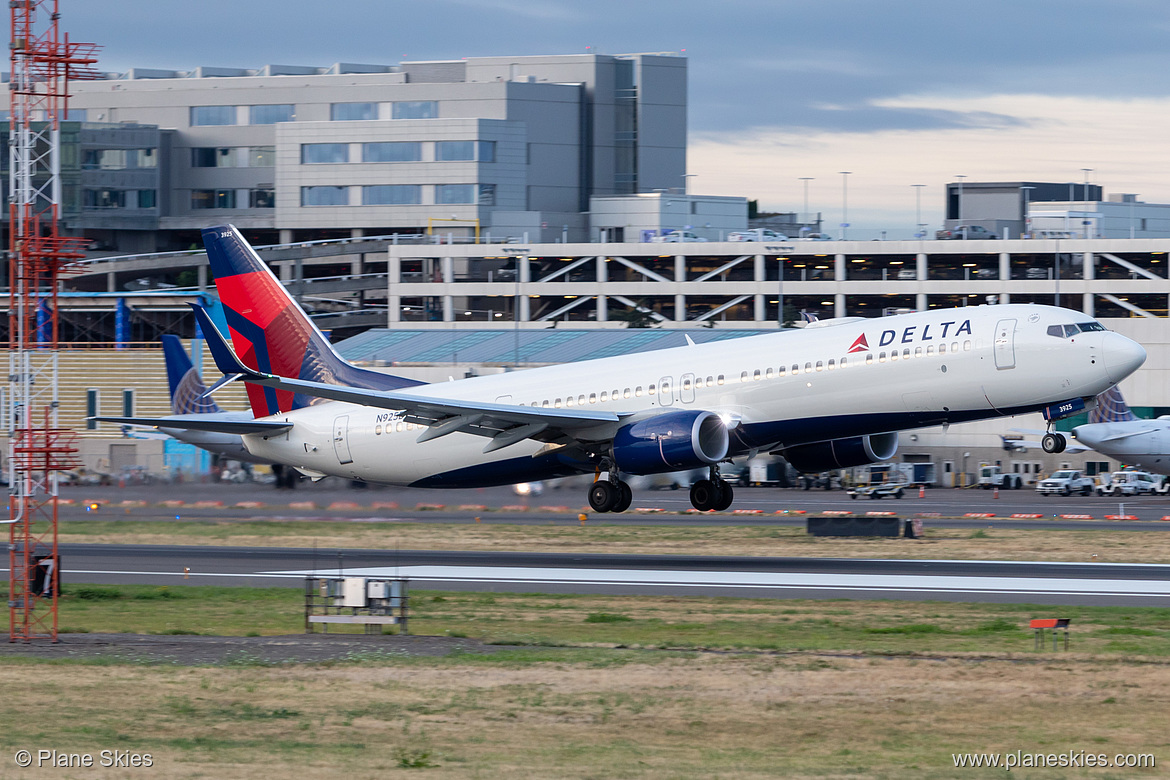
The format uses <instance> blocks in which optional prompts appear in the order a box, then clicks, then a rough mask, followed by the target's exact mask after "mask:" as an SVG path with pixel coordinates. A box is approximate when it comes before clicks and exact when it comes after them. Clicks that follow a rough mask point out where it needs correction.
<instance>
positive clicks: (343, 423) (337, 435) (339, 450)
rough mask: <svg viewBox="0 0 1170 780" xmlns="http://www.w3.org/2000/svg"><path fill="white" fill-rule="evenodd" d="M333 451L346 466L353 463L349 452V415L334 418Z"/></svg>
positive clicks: (339, 461) (338, 460)
mask: <svg viewBox="0 0 1170 780" xmlns="http://www.w3.org/2000/svg"><path fill="white" fill-rule="evenodd" d="M333 452H334V453H336V454H337V462H338V463H340V464H341V465H342V466H344V465H345V464H347V463H353V457H352V456H351V455H350V454H349V415H348V414H343V415H341V416H340V417H337V418H336V419H334V420H333Z"/></svg>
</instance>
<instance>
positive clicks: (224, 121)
mask: <svg viewBox="0 0 1170 780" xmlns="http://www.w3.org/2000/svg"><path fill="white" fill-rule="evenodd" d="M235 123H236V107H235V106H191V126H192V127H201V126H204V125H234V124H235Z"/></svg>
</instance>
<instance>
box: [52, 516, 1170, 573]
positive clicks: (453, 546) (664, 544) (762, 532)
mask: <svg viewBox="0 0 1170 780" xmlns="http://www.w3.org/2000/svg"><path fill="white" fill-rule="evenodd" d="M61 541H62V542H82V543H101V544H214V545H238V546H267V547H272V546H279V547H312V546H314V545H316V546H318V547H368V548H378V549H402V550H509V551H525V552H594V553H625V554H631V553H660V554H667V555H671V554H678V555H753V556H755V555H773V556H799V557H820V558H827V557H837V558H934V559H938V558H956V559H970V560H1029V561H1100V562H1133V563H1170V532H1163V531H1120V530H1119V531H1113V530H1097V529H1086V530H1083V531H1082V530H1071V531H1070V530H1057V529H1047V528H1038V529H1035V530H1032V529H1028V530H1004V529H998V528H988V529H976V530H970V529H949V528H931V527H930V525H929V521H927V531H926V538H925V539H921V540H911V539H880V538H868V539H867V538H852V539H850V538H824V537H821V538H815V537H811V536H809V535H808V534H807V533H805V531H804V529H803V528H795V527H784V526H728V527H723V526H719V527H712V526H696V527H687V526H616V525H605V524H604V523H603V522H600V521H597V520H595V519H593V520H590V521H588V522H586V523H585V525H581V524H579V523H578V522H577V521H576V520H572V521H568V520H559V521H554V522H550V524H549V525H505V524H500V525H496V524H486V523H484V524H463V525H459V524H428V523H352V522H348V523H347V522H305V521H270V522H248V521H242V522H241V521H229V520H223V521H205V522H186V521H183V522H152V521H141V520H98V521H88V520H86V521H74V522H64V523H62V524H61Z"/></svg>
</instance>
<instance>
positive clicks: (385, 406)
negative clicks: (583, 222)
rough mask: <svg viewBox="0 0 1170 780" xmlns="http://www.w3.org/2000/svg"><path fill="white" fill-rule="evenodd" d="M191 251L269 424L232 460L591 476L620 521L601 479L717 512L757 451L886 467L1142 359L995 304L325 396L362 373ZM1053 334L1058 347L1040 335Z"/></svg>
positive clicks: (268, 286) (279, 296) (222, 255)
mask: <svg viewBox="0 0 1170 780" xmlns="http://www.w3.org/2000/svg"><path fill="white" fill-rule="evenodd" d="M204 239H205V242H206V243H207V245H208V255H209V258H210V259H211V264H212V270H213V273H214V274H215V276H216V283H217V286H218V287H219V290H220V294H221V297H222V298H223V301H224V304H225V309H226V313H227V315H228V324H229V326H230V327H231V329H232V337H233V341H234V342H235V351H233V349H232V347H230V346H228V344H227V342H226V341H225V340H224V339H223V337H222V336H221V335H220V334H219V333H218V331H216V330H215V326H214V325H213V324H212V323H211V320H210V319H209V318H208V316H207V314H206V312H204V311H202V310H201V309H200V308H199V307H195V311H196V316H197V317H198V318H199V320H200V324H201V327H202V328H203V330H204V333H205V335H206V336H207V338H208V344H209V346H210V347H211V350H212V354H213V356H214V357H215V360H216V364H217V366H218V367H219V369H220V370H221V371H223V372H224V373H225V375H227V376H228V377H236V378H240V379H243V380H244V381H245V382H248V383H250V385H252V390H254V391H255V393H254V394H252V395H250V397H251V398H252V400H253V409H254V411H257V412H260V411H264V410H268V411H269V413H268V414H266V415H265V416H263V417H262V419H257V420H256V421H255V424H257V425H262V426H267V427H268V429H267V430H258V431H253V432H246V433H244V434H243V441H244V445H245V446H246V447H247V448H248V450H249V452H251V453H252V454H253V455H255V456H257V457H262V458H266V459H270V460H273V461H277V462H281V463H286V464H289V465H292V466H294V467H296V468H297V469H299V470H300V471H302V473H306V474H309V475H310V476H324V475H338V476H342V477H346V478H350V479H360V480H367V481H370V482H379V483H387V484H395V485H410V486H416V487H431V488H444V487H449V488H462V487H478V486H487V485H498V484H511V483H515V482H524V481H534V480H540V479H548V478H553V477H558V476H567V475H571V474H581V473H590V472H594V473H597V474H598V478H597V480H596V481H595V482H594V484H593V486H592V488H591V489H590V492H589V500H590V504H591V505H592V506H593V507H594V509H596V510H597V511H622V510H623V509H625V508H627V507H628V506H629V500H630V493H629V487H628V486H627V485H626V484H625V483H624V482H623V481H622V480H621V479H620V474H622V473H626V474H652V473H663V472H670V471H681V470H689V469H694V468H698V467H704V466H707V467H710V479H706V480H700V481H699V482H698V483H696V484H695V486H694V487H693V488H692V491H691V500H692V503H693V504H694V505H695V506H696V508H699V509H712V508H726V507H727V506H728V505H730V503H731V488H730V486H729V485H727V484H726V483H725V482H724V481H723V480H721V479H720V478H719V475H718V464H719V463H720V462H724V461H726V460H728V459H730V458H732V457H735V456H741V455H751V454H754V453H757V452H764V451H766V452H776V453H779V454H782V455H783V456H784V457H785V458H786V459H787V460H788V461H789V462H790V463H792V465H793V466H794V467H796V468H797V469H800V470H808V471H822V470H826V469H830V468H842V467H848V466H854V465H862V464H865V463H871V462H877V461H881V460H886V459H888V458H890V457H892V456H893V455H894V452H895V450H896V446H897V433H896V432H897V431H899V430H903V429H909V428H918V427H925V426H934V425H940V424H948V423H958V422H966V421H971V420H979V419H986V418H991V417H997V416H1007V415H1013V414H1019V413H1024V412H1034V411H1039V410H1048V411H1049V412H1050V416H1052V417H1054V418H1059V417H1063V416H1067V415H1069V414H1075V413H1077V412H1078V411H1080V410H1082V409H1084V408H1085V407H1086V404H1088V403H1090V402H1091V401H1092V400H1093V399H1094V397H1095V396H1096V395H1097V394H1098V393H1100V392H1102V391H1103V390H1105V389H1106V388H1107V387H1109V386H1110V385H1112V384H1115V383H1116V382H1118V381H1120V380H1121V379H1123V378H1124V377H1126V376H1129V375H1130V374H1131V373H1133V372H1134V371H1135V370H1137V368H1138V367H1139V366H1140V365H1141V364H1142V362H1143V361H1144V360H1145V357H1146V353H1145V350H1144V349H1143V348H1142V347H1141V346H1140V345H1139V344H1137V343H1136V342H1134V341H1131V340H1130V339H1128V338H1126V337H1124V336H1121V335H1120V334H1117V333H1113V332H1110V331H1107V330H1106V329H1105V328H1104V327H1103V326H1101V325H1100V324H1099V323H1096V322H1094V321H1092V320H1091V319H1090V318H1088V317H1086V316H1085V315H1083V314H1080V313H1077V312H1074V311H1071V310H1068V309H1060V308H1054V307H1050V306H1040V305H1030V304H1021V305H1015V304H1009V305H999V306H980V307H969V308H962V309H950V310H933V311H926V312H918V313H913V314H904V315H897V316H893V317H887V318H881V319H862V318H847V319H840V320H828V321H825V322H821V323H816V324H815V325H813V326H810V327H806V328H804V329H801V330H797V331H786V332H780V333H771V334H766V335H761V336H754V337H748V338H743V339H736V340H731V341H722V342H717V343H713V344H704V345H693V344H691V345H687V346H681V347H678V348H674V349H667V350H661V351H658V352H651V353H641V354H636V355H626V356H617V357H610V358H603V359H599V360H592V361H585V362H580V363H572V364H565V365H558V366H549V367H543V368H535V369H530V370H526V371H521V372H515V373H508V374H499V375H493V376H484V377H475V378H470V379H462V380H458V381H452V382H447V383H440V384H431V385H422V386H405V387H399V388H398V389H390V390H385V389H378V388H376V387H373V386H371V384H372V383H373V380H372V379H370V378H369V377H367V376H365V372H363V374H362V376H359V377H358V379H357V380H354V381H345V379H344V377H345V376H346V372H352V371H363V370H362V369H357V368H356V367H354V366H351V365H349V364H348V363H345V361H343V360H342V359H341V358H340V356H338V355H337V354H336V353H335V352H333V350H332V348H331V347H329V345H328V342H327V341H325V340H324V338H323V337H322V336H320V333H319V331H316V329H315V328H314V327H313V326H312V324H311V322H310V321H309V320H308V318H307V317H306V316H305V315H304V313H303V312H302V311H300V309H299V307H297V306H296V303H295V302H294V301H292V299H291V298H289V297H288V296H287V294H286V293H285V292H284V290H283V288H281V287H280V285H279V282H277V281H276V280H275V277H273V276H272V274H271V273H270V272H269V271H268V270H267V268H266V267H265V266H264V265H263V264H262V263H261V262H260V261H259V259H258V258H256V256H255V253H254V252H252V250H251V247H249V246H248V245H247V243H246V242H244V240H243V238H242V237H241V236H239V234H238V232H237V231H235V229H234V228H231V227H230V226H224V227H218V228H208V229H206V230H205V231H204ZM306 323H307V325H306ZM1071 323H1076V324H1078V325H1079V328H1078V329H1077V334H1076V335H1075V336H1072V337H1063V336H1061V337H1054V336H1053V335H1050V330H1051V329H1050V327H1049V326H1052V325H1064V324H1071ZM282 350H283V353H282ZM237 351H239V352H240V353H241V354H243V355H244V356H245V358H246V359H247V361H248V362H247V363H245V362H244V361H242V360H241V358H240V357H239V356H237V354H236V352H237ZM290 355H291V356H292V358H293V360H292V362H290V361H289V360H288V358H289V356H290ZM282 360H283V361H284V363H283V365H284V368H282V369H279V370H277V371H273V370H269V369H270V367H271V366H274V365H277V364H280V362H281V361H282ZM289 366H295V368H289ZM351 376H352V375H351ZM358 382H360V383H362V384H358ZM250 392H252V391H250ZM297 399H302V400H303V399H311V400H309V401H307V402H305V403H304V404H303V405H300V406H299V407H298V406H297ZM277 402H279V403H280V404H281V405H282V406H281V407H280V408H279V410H277V409H275V407H274V406H272V405H273V404H276V403H277ZM263 404H268V406H263Z"/></svg>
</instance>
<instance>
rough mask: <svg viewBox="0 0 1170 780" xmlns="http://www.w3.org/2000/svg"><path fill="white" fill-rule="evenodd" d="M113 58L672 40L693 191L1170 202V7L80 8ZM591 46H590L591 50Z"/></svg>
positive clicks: (521, 4)
mask: <svg viewBox="0 0 1170 780" xmlns="http://www.w3.org/2000/svg"><path fill="white" fill-rule="evenodd" d="M61 11H62V24H63V27H64V29H65V30H66V31H68V32H69V34H70V37H71V38H72V39H73V40H78V41H87V42H94V43H98V44H101V45H102V46H103V49H102V52H101V59H100V62H99V68H101V69H102V70H108V71H124V70H126V69H128V68H131V67H145V68H163V69H174V70H186V69H190V68H193V67H196V66H199V65H213V66H225V67H259V66H261V65H264V64H268V63H276V64H286V65H290V64H291V65H329V64H331V63H334V62H368V63H379V64H394V63H397V62H400V61H402V60H404V59H409V60H430V59H458V58H460V57H473V56H486V55H508V54H511V55H525V54H575V53H581V52H587V51H592V52H598V53H605V54H621V53H625V52H648V51H671V52H681V53H683V54H684V55H685V56H686V57H687V59H688V70H689V79H690V87H689V107H690V112H689V114H690V118H689V138H690V150H689V159H688V168H689V171H690V172H691V173H694V174H697V176H696V177H695V178H694V179H692V180H691V191H692V192H696V193H703V194H710V195H743V196H747V197H749V198H756V199H758V200H759V201H760V204H761V207H762V208H767V209H774V210H797V211H803V209H804V206H803V189H802V186H803V185H802V182H801V181H800V180H799V179H800V177H802V176H809V177H813V181H811V182H810V183H809V208H810V210H812V211H821V212H823V213H824V215H825V220H826V224H827V225H832V226H834V227H833V228H832V232H836V231H837V229H836V227H835V226H836V225H837V224H838V223H839V222H840V221H841V218H842V208H843V194H844V193H843V186H842V179H843V178H844V177H842V176H841V175H840V174H839V172H840V171H852V172H853V173H852V174H851V175H850V176H849V177H848V209H849V214H848V215H849V222H850V223H851V224H852V225H853V227H852V228H851V229H850V232H849V235H850V238H870V237H876V236H877V235H878V233H879V232H880V231H881V230H886V231H888V235H889V237H890V238H895V237H905V236H908V235H910V234H911V233H912V232H913V230H914V222H915V211H916V205H915V190H914V188H913V187H911V185H913V184H925V185H927V186H926V187H925V188H924V189H923V190H922V221H923V222H925V223H928V224H929V225H930V226H931V228H934V227H936V226H938V225H939V223H940V221H941V218H942V194H943V186H944V185H945V183H946V182H949V181H954V180H955V175H956V174H965V175H966V176H967V177H968V181H995V180H1009V181H1015V180H1021V179H1027V180H1038V181H1060V182H1063V181H1070V180H1075V181H1078V182H1079V181H1082V180H1083V177H1084V174H1083V172H1082V170H1081V169H1082V168H1092V169H1093V171H1092V173H1091V174H1090V180H1091V181H1092V182H1093V183H1095V184H1100V185H1102V186H1103V187H1104V188H1105V191H1106V192H1107V193H1110V192H1132V193H1138V194H1139V195H1140V196H1141V199H1142V200H1145V201H1147V202H1157V203H1170V182H1167V180H1166V175H1165V174H1166V170H1167V168H1168V163H1170V152H1168V150H1167V140H1166V139H1167V137H1168V136H1170V133H1168V132H1167V129H1166V128H1167V127H1168V124H1170V81H1168V76H1167V74H1170V46H1168V45H1167V44H1168V42H1170V3H1167V2H1165V0H1110V1H1109V2H1101V0H1092V1H1090V0H1011V1H1010V2H1009V1H1008V0H983V2H981V3H978V4H976V3H961V2H953V1H952V0H885V1H884V2H875V1H874V0H819V2H808V0H800V1H799V2H790V1H789V0H770V1H765V0H724V2H710V0H706V2H696V1H695V0H672V1H671V2H641V3H639V2H628V0H627V2H615V1H614V0H594V1H593V2H590V3H584V2H581V1H580V0H576V1H575V2H569V1H562V0H422V2H419V1H418V0H415V2H409V3H407V2H400V1H399V0H349V1H348V2H344V3H323V2H314V3H308V2H304V0H281V1H280V2H276V1H275V0H245V2H239V0H232V1H231V2H229V1H228V0H200V1H199V2H191V0H184V1H183V2H177V1H176V0H153V1H152V2H146V1H145V0H87V1H86V2H81V0H62V1H61ZM590 47H591V48H590Z"/></svg>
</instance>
